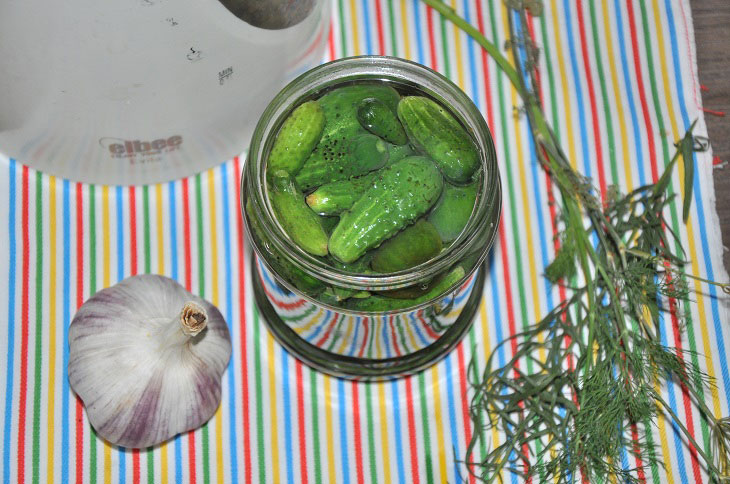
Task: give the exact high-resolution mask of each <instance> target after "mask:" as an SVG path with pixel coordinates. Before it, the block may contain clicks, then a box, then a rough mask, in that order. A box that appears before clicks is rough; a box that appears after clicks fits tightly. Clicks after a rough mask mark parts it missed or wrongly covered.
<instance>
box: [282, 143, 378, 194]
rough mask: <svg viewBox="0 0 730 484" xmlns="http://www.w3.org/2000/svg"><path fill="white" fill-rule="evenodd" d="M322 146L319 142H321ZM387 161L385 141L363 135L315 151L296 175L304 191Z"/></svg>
mask: <svg viewBox="0 0 730 484" xmlns="http://www.w3.org/2000/svg"><path fill="white" fill-rule="evenodd" d="M320 146H321V143H320ZM387 161H388V149H387V146H386V143H385V142H384V141H383V140H381V139H380V138H378V137H377V136H375V135H372V134H362V135H358V136H355V137H353V138H351V139H348V140H344V141H337V143H335V145H334V146H332V147H329V148H327V149H322V150H320V151H317V150H315V151H314V152H313V153H312V156H310V157H309V159H308V160H307V161H306V162H305V163H304V166H303V167H302V169H301V170H299V174H297V176H296V182H297V185H298V186H299V188H301V189H302V190H304V191H307V190H310V189H312V188H314V187H318V186H320V185H323V184H325V183H330V182H333V181H338V180H347V179H348V178H352V177H356V176H360V175H364V174H365V173H368V172H371V171H373V170H377V169H378V168H381V167H382V166H383V165H385V163H386V162H387Z"/></svg>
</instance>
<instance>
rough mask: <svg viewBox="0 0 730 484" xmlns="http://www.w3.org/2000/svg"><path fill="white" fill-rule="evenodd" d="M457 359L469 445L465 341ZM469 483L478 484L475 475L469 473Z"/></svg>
mask: <svg viewBox="0 0 730 484" xmlns="http://www.w3.org/2000/svg"><path fill="white" fill-rule="evenodd" d="M456 357H457V360H458V362H459V391H460V393H461V395H460V397H461V416H462V419H463V420H464V442H465V443H466V445H469V442H470V441H471V419H470V417H469V398H468V394H467V388H466V364H465V361H464V340H462V341H461V343H459V345H458V346H457V347H456ZM469 482H471V483H472V484H473V483H475V482H476V478H475V477H474V474H472V473H471V472H470V473H469Z"/></svg>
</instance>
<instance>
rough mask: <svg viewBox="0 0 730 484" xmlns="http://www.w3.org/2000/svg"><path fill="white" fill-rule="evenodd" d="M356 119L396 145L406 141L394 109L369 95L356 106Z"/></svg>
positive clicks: (367, 128) (369, 129)
mask: <svg viewBox="0 0 730 484" xmlns="http://www.w3.org/2000/svg"><path fill="white" fill-rule="evenodd" d="M357 119H358V121H360V125H361V126H362V127H363V128H365V129H366V130H368V131H370V132H371V133H373V134H376V135H378V136H380V137H381V138H383V139H384V140H385V141H388V142H390V143H393V144H396V145H404V144H406V143H408V137H407V136H406V132H405V131H403V126H401V124H400V121H398V118H397V117H396V116H395V114H394V111H393V110H391V109H390V108H389V107H388V106H387V105H386V104H385V103H384V102H383V101H380V100H379V99H375V98H372V97H370V98H367V99H365V100H363V101H362V102H361V103H360V106H359V107H358V108H357Z"/></svg>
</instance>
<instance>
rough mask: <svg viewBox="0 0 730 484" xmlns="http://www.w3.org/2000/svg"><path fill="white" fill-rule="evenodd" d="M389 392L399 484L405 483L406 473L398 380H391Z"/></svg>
mask: <svg viewBox="0 0 730 484" xmlns="http://www.w3.org/2000/svg"><path fill="white" fill-rule="evenodd" d="M390 388H391V391H392V392H393V405H392V407H393V424H394V430H395V461H396V464H397V469H398V482H400V483H401V484H405V483H406V471H405V467H404V465H403V462H404V459H403V438H402V434H401V425H400V422H401V419H400V397H399V396H398V380H393V381H392V382H391V383H390Z"/></svg>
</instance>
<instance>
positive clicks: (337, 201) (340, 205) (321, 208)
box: [306, 171, 380, 215]
mask: <svg viewBox="0 0 730 484" xmlns="http://www.w3.org/2000/svg"><path fill="white" fill-rule="evenodd" d="M379 173H380V172H378V171H374V172H371V173H368V174H367V175H363V176H360V177H357V178H351V179H349V180H340V181H336V182H332V183H326V184H324V185H322V186H321V187H319V188H317V189H316V190H315V191H314V192H312V193H310V194H309V195H307V199H306V200H307V205H309V207H310V208H311V209H312V210H314V211H315V212H316V213H318V214H320V215H337V214H339V213H341V212H344V211H345V210H347V209H349V208H350V207H352V204H353V203H355V201H356V200H357V199H358V198H360V196H361V195H362V194H363V193H365V191H366V190H367V189H368V188H370V185H372V184H373V181H375V178H376V177H377V176H378V175H379Z"/></svg>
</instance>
